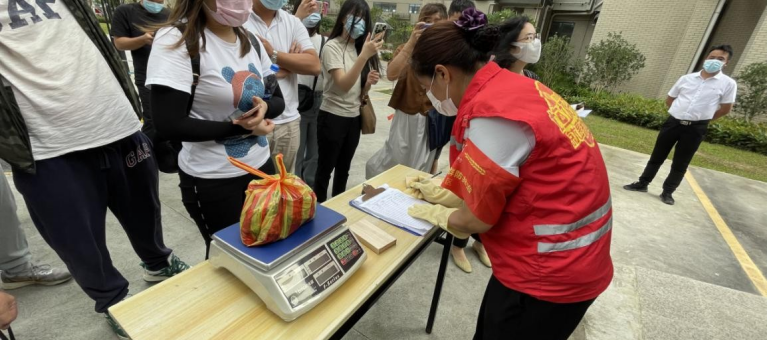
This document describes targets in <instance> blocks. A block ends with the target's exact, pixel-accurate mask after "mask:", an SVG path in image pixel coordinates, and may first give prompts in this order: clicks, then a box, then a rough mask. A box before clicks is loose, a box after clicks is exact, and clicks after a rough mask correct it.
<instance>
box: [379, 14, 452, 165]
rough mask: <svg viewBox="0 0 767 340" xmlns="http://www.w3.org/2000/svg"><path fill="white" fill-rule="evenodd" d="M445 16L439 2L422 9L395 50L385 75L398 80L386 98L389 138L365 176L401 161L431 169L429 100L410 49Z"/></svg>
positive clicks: (403, 163)
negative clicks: (413, 67)
mask: <svg viewBox="0 0 767 340" xmlns="http://www.w3.org/2000/svg"><path fill="white" fill-rule="evenodd" d="M445 19H447V8H446V7H445V5H443V4H440V3H429V4H426V5H424V6H423V7H422V8H421V12H420V13H419V15H418V23H417V24H415V27H414V29H413V32H412V33H411V34H410V39H408V41H407V42H406V43H404V44H402V45H400V46H398V47H397V49H396V50H394V54H393V57H392V60H391V62H389V66H388V67H387V69H386V78H387V79H389V80H390V81H397V85H395V86H394V92H393V93H392V96H391V99H390V100H389V107H391V108H392V109H394V118H393V119H392V122H391V128H390V129H389V138H388V139H387V140H386V141H385V142H384V145H383V147H382V148H381V149H379V150H378V151H377V152H376V153H375V154H374V155H373V156H372V157H370V159H369V160H368V161H367V163H366V165H365V178H367V179H370V178H373V177H375V176H377V175H379V174H380V173H382V172H384V171H386V170H389V169H391V168H392V167H394V166H395V165H397V164H402V165H405V166H408V167H411V168H413V169H418V170H421V171H424V172H431V171H432V170H433V169H432V163H433V161H434V155H435V154H436V150H430V148H429V139H428V138H429V134H428V126H429V118H428V115H429V110H430V109H431V103H430V102H429V98H427V97H426V92H425V91H424V90H423V89H422V88H421V86H420V85H419V84H418V80H417V79H416V78H415V75H413V72H412V70H411V68H410V67H409V66H410V65H409V59H410V56H411V55H412V53H413V48H414V47H415V44H416V43H417V42H418V37H420V36H421V34H422V33H423V31H424V30H426V29H428V28H429V27H430V26H431V25H432V24H434V23H435V22H438V21H441V20H445Z"/></svg>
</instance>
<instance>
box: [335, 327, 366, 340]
mask: <svg viewBox="0 0 767 340" xmlns="http://www.w3.org/2000/svg"><path fill="white" fill-rule="evenodd" d="M341 339H342V340H370V339H369V338H368V337H366V336H364V335H363V334H362V333H360V332H359V331H357V330H356V329H354V328H352V329H351V330H349V332H348V333H346V335H344V337H343V338H341Z"/></svg>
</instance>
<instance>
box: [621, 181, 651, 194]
mask: <svg viewBox="0 0 767 340" xmlns="http://www.w3.org/2000/svg"><path fill="white" fill-rule="evenodd" d="M623 189H626V190H628V191H639V192H647V183H642V182H634V183H631V184H628V185H624V186H623Z"/></svg>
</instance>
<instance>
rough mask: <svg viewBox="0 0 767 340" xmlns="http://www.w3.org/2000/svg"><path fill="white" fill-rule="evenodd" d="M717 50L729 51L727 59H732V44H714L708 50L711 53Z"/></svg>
mask: <svg viewBox="0 0 767 340" xmlns="http://www.w3.org/2000/svg"><path fill="white" fill-rule="evenodd" d="M716 50H719V51H725V52H727V55H728V57H727V60H730V59H732V46H730V45H727V44H724V45H714V46H711V49H709V50H708V53H709V54H710V53H711V52H714V51H716Z"/></svg>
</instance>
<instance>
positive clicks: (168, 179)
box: [11, 82, 767, 340]
mask: <svg viewBox="0 0 767 340" xmlns="http://www.w3.org/2000/svg"><path fill="white" fill-rule="evenodd" d="M390 87H391V84H390V83H385V82H382V83H381V84H379V85H377V86H376V89H378V90H382V89H387V88H390ZM371 97H372V98H373V102H374V105H375V107H376V112H377V115H378V120H379V121H378V131H377V133H376V134H375V135H372V136H363V137H362V142H361V143H360V146H359V148H358V150H357V153H356V156H355V159H354V161H353V163H352V172H351V176H350V179H349V186H353V185H356V184H359V183H360V182H362V181H363V180H364V163H365V161H366V160H367V159H368V158H369V157H370V156H372V155H373V153H375V152H376V151H377V150H378V149H379V148H380V147H381V146H382V145H383V142H384V140H385V139H386V138H387V136H388V127H389V122H388V120H387V119H386V116H388V115H389V114H391V113H393V110H392V109H390V108H388V107H386V104H387V102H388V96H387V95H385V94H383V93H380V92H374V93H373V94H372V95H371ZM586 121H587V122H588V119H586ZM601 147H602V152H603V154H604V156H605V161H606V163H607V166H608V170H609V173H610V182H611V186H612V195H613V204H614V211H615V219H614V221H615V224H614V232H613V246H612V254H613V259H614V262H615V264H616V271H615V278H614V280H613V282H612V284H611V286H610V288H609V289H608V290H607V291H606V292H605V293H604V294H603V295H602V296H601V297H600V298H599V299H597V302H596V303H595V304H594V305H593V306H592V308H591V309H590V310H589V312H588V314H587V315H586V317H585V319H584V321H583V322H582V323H581V325H580V326H579V328H578V329H577V330H576V332H575V333H574V334H573V336H572V337H571V339H572V340H616V339H619V340H622V339H631V340H633V339H637V340H640V339H644V340H655V339H674V340H676V339H763V338H765V334H767V299H765V298H764V297H761V296H758V295H756V294H757V291H756V289H755V288H754V286H753V284H752V283H751V281H750V280H749V278H748V277H747V276H746V275H745V274H744V273H743V270H742V269H741V267H740V265H739V263H738V261H737V259H736V258H735V256H734V255H733V254H732V252H731V251H730V249H729V248H728V246H727V244H726V243H725V242H724V241H723V239H722V237H721V235H719V232H718V231H717V229H716V228H715V226H714V224H713V222H712V221H711V219H710V218H709V216H708V215H707V213H706V211H705V210H704V209H703V208H702V206H701V204H700V202H699V200H698V198H697V197H696V196H695V195H694V193H693V192H692V190H691V189H690V186H689V185H688V184H687V182H684V183H683V184H682V186H681V187H680V188H679V190H678V192H677V193H676V194H675V198H676V199H677V204H676V205H675V206H673V207H672V206H666V205H664V204H663V203H661V202H660V201H659V200H658V198H657V195H658V194H659V193H660V191H661V189H660V185H661V182H662V177H664V176H665V175H666V174H667V173H668V164H666V165H665V166H664V167H663V168H662V169H661V171H660V172H659V174H660V176H659V180H658V181H656V182H655V183H653V184H652V186H651V188H650V193H647V194H643V193H634V192H626V191H624V190H623V189H621V186H622V185H624V184H626V183H630V182H632V181H634V180H635V179H636V177H637V176H638V175H639V173H640V172H641V170H642V167H643V166H644V163H645V162H646V161H647V158H648V156H647V155H643V154H639V153H635V152H631V151H626V150H621V149H617V148H613V147H609V146H601ZM446 159H447V157H446V154H445V155H443V157H442V159H441V163H440V164H441V168H442V169H446V166H447V164H446ZM691 172H692V174H693V175H694V176H695V177H696V179H697V180H698V182H699V184H700V185H701V187H703V190H704V191H705V192H706V193H707V194H708V195H709V198H710V199H711V200H712V202H713V203H714V205H715V206H716V208H717V209H718V210H719V212H720V214H722V216H723V217H724V219H725V221H726V222H727V223H728V225H729V226H730V228H732V230H733V232H734V233H735V235H736V237H737V239H738V240H739V241H740V242H741V243H742V244H743V246H744V248H745V249H746V250H747V252H748V253H749V255H750V256H751V258H752V259H753V260H754V261H755V262H756V263H757V265H758V266H759V267H760V268H761V269H762V271H765V269H767V249H765V248H764V244H765V240H767V231H765V228H764V226H765V224H767V215H765V214H767V212H766V211H765V209H764V208H763V206H764V203H765V202H767V183H763V182H757V181H751V180H748V179H743V178H740V177H736V176H732V175H728V174H723V173H719V172H715V171H710V170H706V169H699V168H692V169H691ZM177 185H178V178H177V177H176V176H174V175H162V176H161V182H160V194H161V202H162V207H163V214H162V215H163V223H164V228H165V229H164V234H165V239H166V242H167V243H168V245H169V246H170V247H172V248H173V249H174V251H175V252H176V253H177V254H178V255H179V256H180V257H181V258H183V259H184V260H185V261H187V262H188V263H189V264H196V263H199V262H201V261H202V259H203V256H204V250H203V246H202V240H201V238H200V236H199V234H198V231H197V228H196V227H195V226H194V223H193V222H192V221H191V220H190V219H189V217H188V215H187V214H186V211H185V210H184V208H183V206H182V204H181V200H180V192H179V189H178V186H177ZM16 195H17V196H16V197H17V200H18V204H19V217H20V219H21V221H22V224H23V228H24V230H25V231H26V233H27V237H28V239H29V243H30V247H31V249H32V252H33V254H34V257H35V259H37V260H39V261H42V262H48V263H51V264H53V265H61V261H60V260H59V259H58V257H57V256H56V255H55V253H54V252H53V251H52V250H51V249H50V248H49V247H48V246H47V245H46V244H45V242H44V241H43V240H42V238H41V237H40V235H39V233H37V231H36V230H35V228H34V226H33V225H32V222H31V221H30V218H29V214H28V213H27V210H26V206H25V205H24V202H23V200H21V197H20V196H19V195H18V193H16ZM107 238H108V239H107V242H108V245H109V249H110V252H111V253H112V258H113V261H114V263H115V266H116V267H117V268H118V269H119V270H120V271H121V272H122V273H123V274H124V275H125V277H126V278H128V280H129V281H130V283H131V293H133V294H136V293H138V292H140V291H141V290H144V289H146V288H147V287H149V284H147V283H145V282H143V280H142V279H141V268H140V267H139V266H138V263H139V262H140V260H139V259H138V257H137V256H136V255H135V253H134V252H133V251H132V249H131V247H130V245H129V243H128V240H127V238H126V237H125V233H124V232H123V231H122V229H121V227H120V226H119V224H118V223H117V221H116V220H115V219H114V217H112V216H111V214H110V215H109V218H108V221H107ZM441 249H442V248H441V246H440V245H437V244H434V245H432V246H430V247H429V248H428V249H427V250H426V251H425V252H424V254H423V255H422V256H421V257H420V258H419V259H418V260H417V261H416V262H415V263H413V265H412V266H411V267H410V268H409V269H408V271H407V272H405V274H403V275H402V277H401V278H400V279H399V280H398V281H397V283H395V284H394V286H393V287H392V288H391V289H390V290H389V291H388V292H387V293H386V294H385V295H384V296H383V297H382V298H381V299H380V300H379V301H378V303H376V305H375V306H374V307H373V308H371V310H370V311H369V312H368V313H367V314H366V315H365V316H364V317H363V318H362V319H361V320H360V321H359V322H358V323H357V325H356V326H355V327H354V329H353V330H352V331H351V332H349V333H348V334H347V335H346V337H345V339H347V340H367V339H427V338H429V339H470V338H471V337H472V335H473V332H474V327H475V323H476V316H477V310H478V308H479V304H480V302H481V298H482V294H483V292H484V289H485V285H486V284H487V280H488V279H489V277H490V275H491V271H490V269H489V268H486V267H484V266H483V265H482V264H481V263H480V262H479V260H478V259H477V257H476V254H474V252H473V251H472V250H471V249H470V248H469V249H467V255H468V258H469V260H470V261H471V263H472V266H473V268H474V272H473V273H471V274H466V273H463V272H462V271H460V270H459V269H458V268H457V267H455V266H454V265H452V264H451V265H450V266H448V271H447V276H446V280H445V286H444V290H443V295H442V296H443V298H442V302H441V304H440V309H439V313H438V315H437V319H436V324H435V327H434V331H433V334H431V335H427V334H426V333H425V332H424V327H425V325H426V317H427V315H428V310H429V306H430V301H431V294H432V290H433V287H434V280H435V277H436V273H437V266H438V263H439V255H440V252H441ZM11 293H12V294H14V295H15V296H16V297H17V298H18V301H19V310H20V315H19V319H18V320H17V321H16V322H15V323H14V324H13V327H14V330H15V333H16V335H17V338H18V339H73V340H74V339H78V340H82V339H113V338H114V336H113V334H112V333H111V331H110V329H109V328H108V327H107V325H106V323H105V322H104V321H103V318H102V317H101V315H99V314H96V313H94V312H93V309H92V308H93V303H92V301H91V300H90V299H88V297H87V296H86V295H85V294H84V293H82V291H81V290H80V289H79V287H78V286H77V284H76V283H74V282H69V283H66V284H63V285H60V286H56V287H26V288H23V289H18V290H13V291H11Z"/></svg>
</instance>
